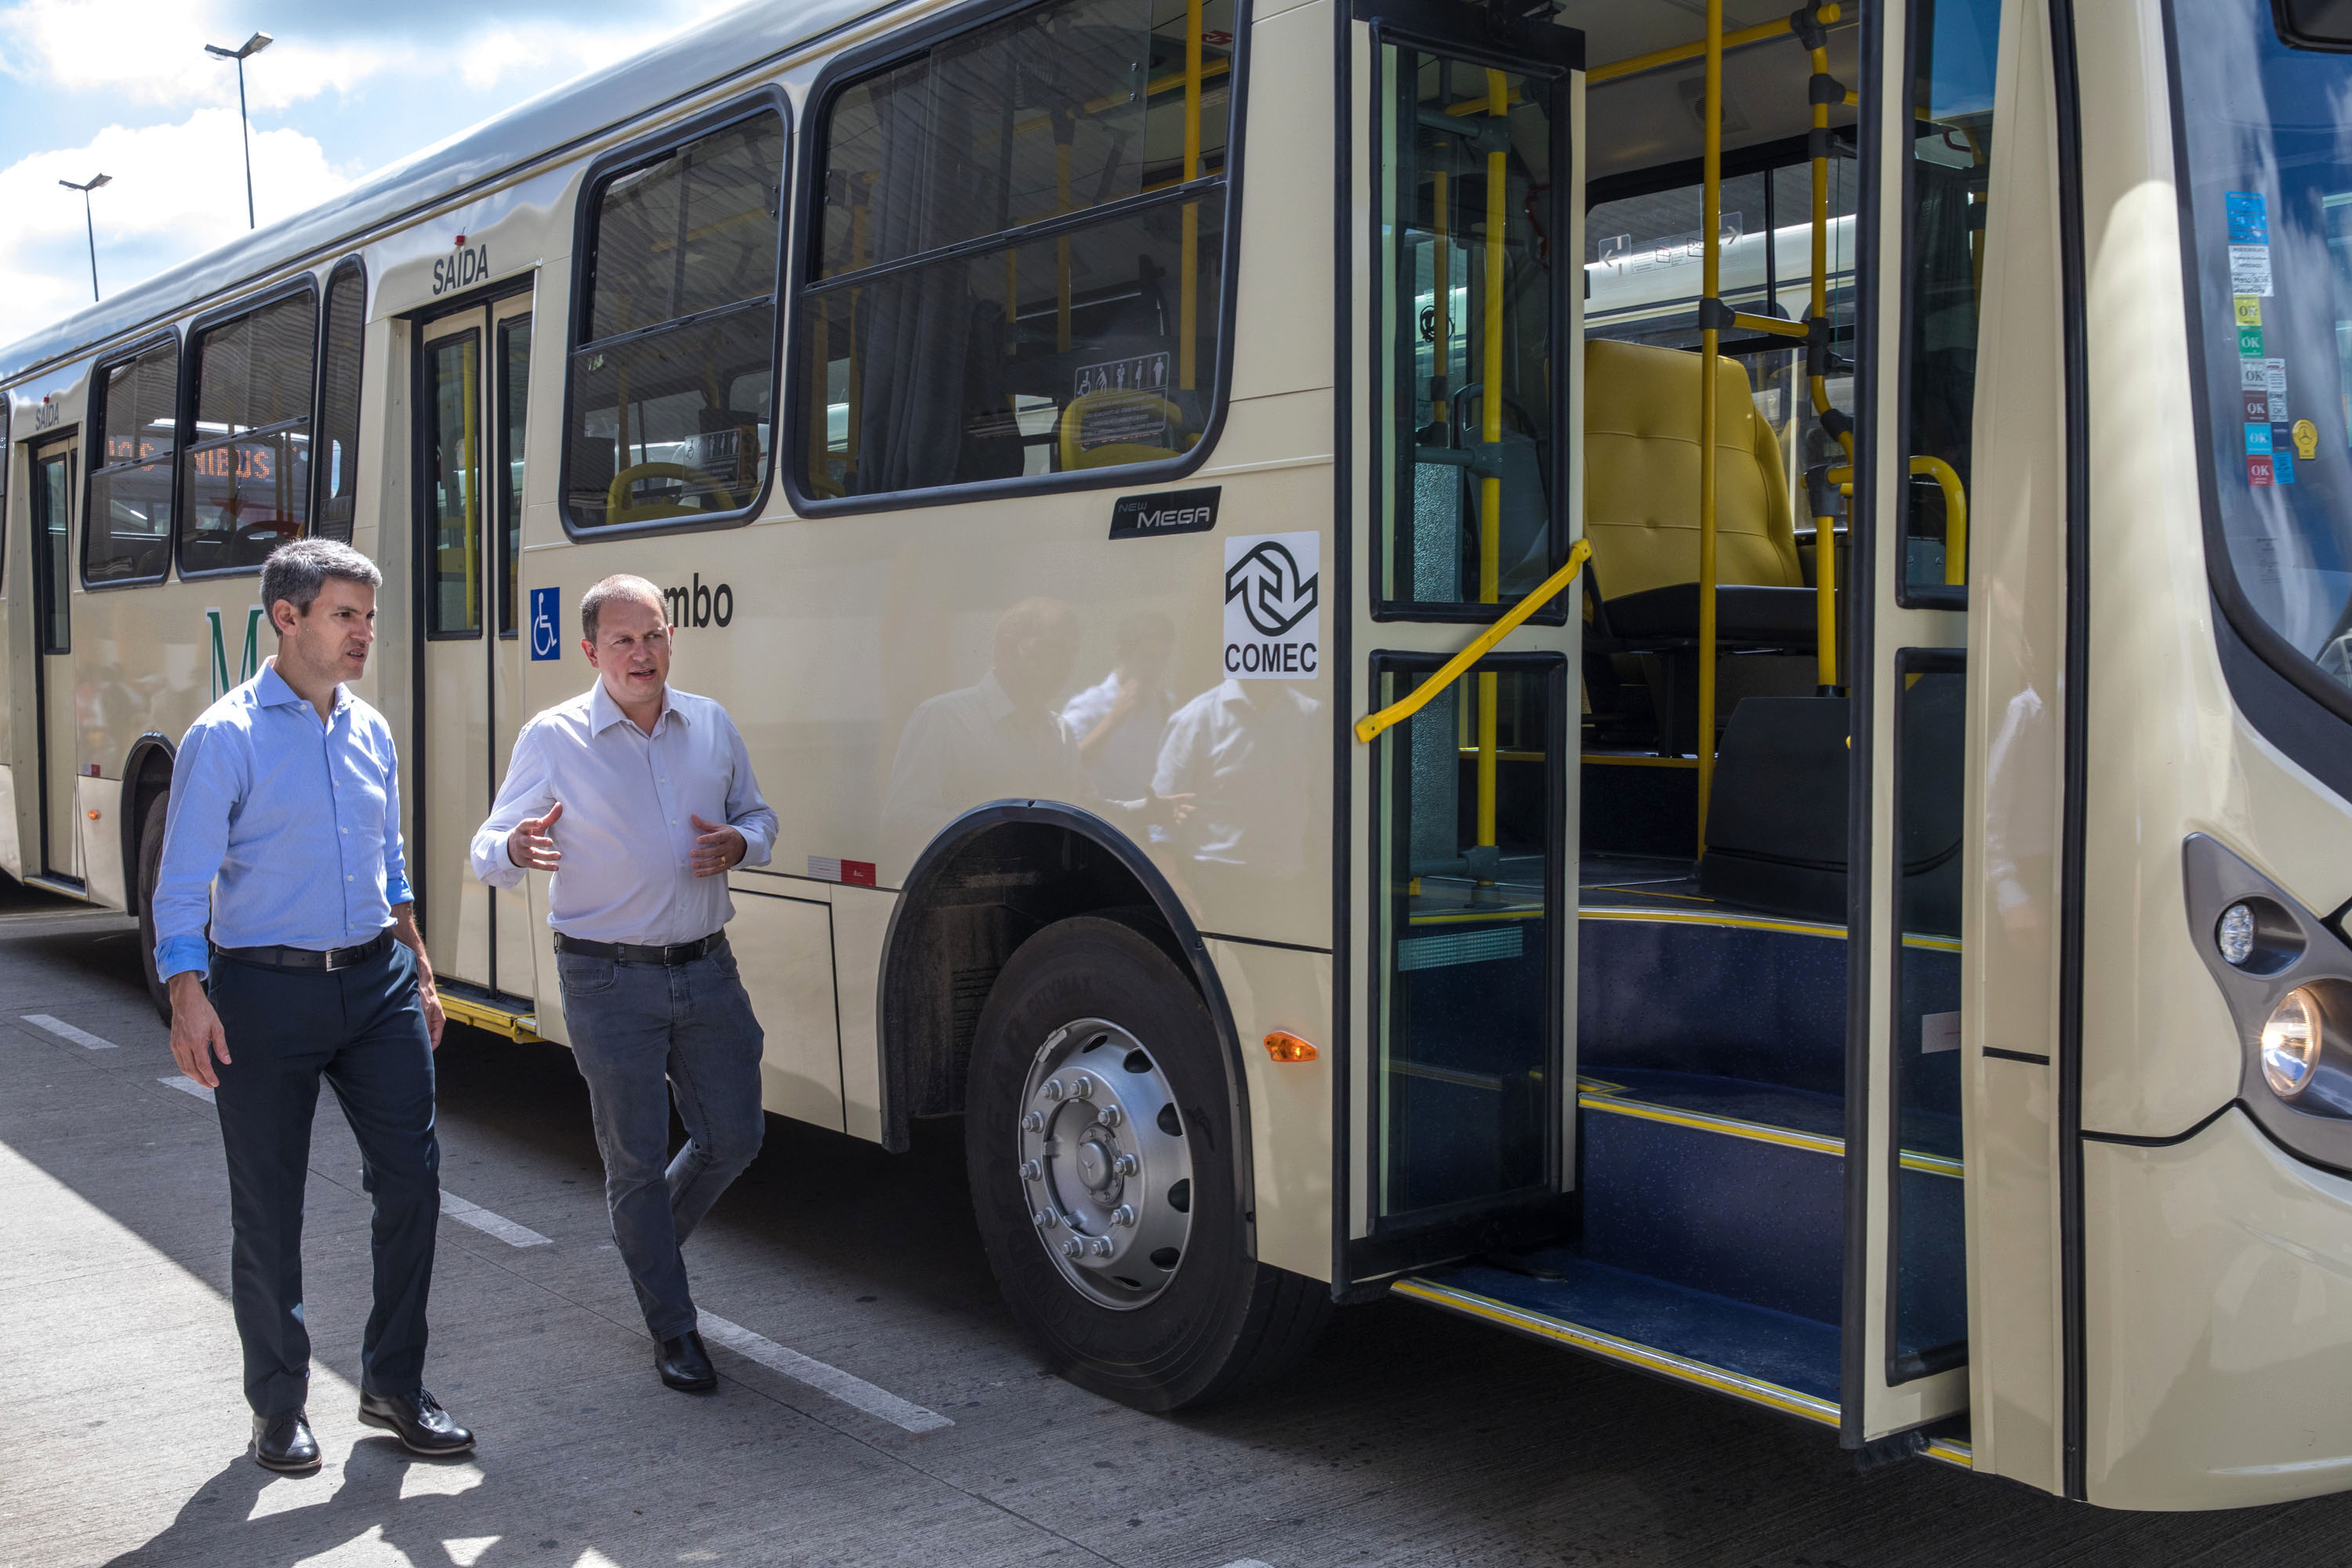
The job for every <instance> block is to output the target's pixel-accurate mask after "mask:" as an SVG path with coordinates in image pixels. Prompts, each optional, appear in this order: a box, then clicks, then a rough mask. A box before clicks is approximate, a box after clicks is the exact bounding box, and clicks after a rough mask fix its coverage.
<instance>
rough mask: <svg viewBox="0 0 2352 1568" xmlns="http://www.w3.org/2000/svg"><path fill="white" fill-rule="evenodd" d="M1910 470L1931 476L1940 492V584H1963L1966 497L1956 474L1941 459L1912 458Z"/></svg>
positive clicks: (1966, 570) (1966, 550)
mask: <svg viewBox="0 0 2352 1568" xmlns="http://www.w3.org/2000/svg"><path fill="white" fill-rule="evenodd" d="M1911 471H1912V472H1913V473H1915V474H1918V475H1922V476H1925V477H1927V478H1930V479H1934V480H1935V481H1936V484H1937V488H1938V489H1941V490H1942V491H1943V492H1944V586H1946V587H1947V588H1958V587H1962V586H1965V585H1966V584H1967V583H1968V580H1969V497H1968V492H1967V491H1966V490H1965V489H1962V488H1961V486H1960V476H1959V475H1958V473H1956V472H1954V471H1953V468H1952V465H1951V464H1949V463H1948V462H1946V461H1944V459H1943V458H1912V459H1911Z"/></svg>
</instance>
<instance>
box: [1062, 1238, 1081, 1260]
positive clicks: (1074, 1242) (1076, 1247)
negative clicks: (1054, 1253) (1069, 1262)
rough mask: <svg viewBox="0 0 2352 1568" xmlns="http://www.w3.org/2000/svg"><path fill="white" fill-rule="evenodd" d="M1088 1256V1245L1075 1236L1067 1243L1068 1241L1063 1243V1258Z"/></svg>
mask: <svg viewBox="0 0 2352 1568" xmlns="http://www.w3.org/2000/svg"><path fill="white" fill-rule="evenodd" d="M1086 1255H1087V1244H1086V1243H1085V1242H1083V1241H1081V1240H1079V1239H1078V1238H1077V1237H1075V1236H1074V1237H1070V1239H1069V1240H1067V1241H1066V1242H1064V1243H1062V1256H1063V1257H1065V1258H1084V1257H1085V1256H1086Z"/></svg>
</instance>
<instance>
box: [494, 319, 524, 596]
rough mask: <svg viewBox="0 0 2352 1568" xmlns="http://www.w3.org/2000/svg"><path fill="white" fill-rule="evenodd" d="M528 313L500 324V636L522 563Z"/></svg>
mask: <svg viewBox="0 0 2352 1568" xmlns="http://www.w3.org/2000/svg"><path fill="white" fill-rule="evenodd" d="M529 403H530V317H529V316H518V317H514V318H512V319H510V320H508V321H500V322H499V410H500V411H501V412H502V414H503V415H504V418H503V419H502V420H501V421H500V422H499V636H500V637H513V636H514V635H515V628H516V626H519V625H520V622H519V621H518V619H517V618H516V615H515V578H516V575H517V573H518V569H519V567H520V564H521V562H522V460H523V436H524V432H525V431H526V430H528V429H529V428H530V419H529V417H528V413H527V410H528V407H529Z"/></svg>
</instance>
